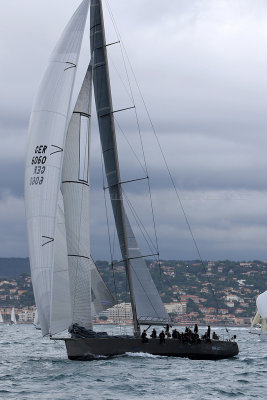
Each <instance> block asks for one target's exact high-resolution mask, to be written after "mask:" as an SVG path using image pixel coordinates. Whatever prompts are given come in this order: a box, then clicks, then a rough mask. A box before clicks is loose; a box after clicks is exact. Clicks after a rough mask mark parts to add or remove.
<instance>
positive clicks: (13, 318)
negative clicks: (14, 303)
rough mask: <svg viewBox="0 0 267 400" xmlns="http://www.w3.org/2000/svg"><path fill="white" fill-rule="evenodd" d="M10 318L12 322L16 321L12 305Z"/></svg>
mask: <svg viewBox="0 0 267 400" xmlns="http://www.w3.org/2000/svg"><path fill="white" fill-rule="evenodd" d="M10 320H11V322H12V323H13V324H16V323H17V318H16V313H15V308H14V307H13V308H12V310H11V317H10Z"/></svg>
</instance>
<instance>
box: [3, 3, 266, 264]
mask: <svg viewBox="0 0 267 400" xmlns="http://www.w3.org/2000/svg"><path fill="white" fill-rule="evenodd" d="M79 3H80V1H79V0H54V1H53V2H48V1H47V0H46V1H45V0H38V1H36V0H8V1H7V0H2V1H1V14H0V33H1V34H0V44H1V53H0V68H1V96H0V129H1V130H0V134H1V143H0V257H11V256H21V257H26V256H28V247H27V236H26V224H25V213H24V202H23V185H24V183H23V181H24V154H25V146H26V137H27V127H28V121H29V116H30V112H31V107H32V103H33V100H34V96H35V94H36V92H37V89H38V84H39V82H40V79H41V77H42V74H43V72H44V69H45V67H46V64H47V61H48V58H49V55H50V53H51V51H52V50H53V47H54V45H55V43H56V41H57V39H58V37H59V35H60V33H61V32H62V30H63V28H64V26H65V25H66V23H67V21H68V20H69V18H70V17H71V15H72V14H73V12H74V11H75V9H76V8H77V6H78V5H79ZM109 4H110V6H111V9H112V12H113V15H114V17H115V19H116V23H117V25H118V27H119V31H120V34H121V37H122V40H123V42H124V45H125V46H126V49H127V52H128V55H129V58H130V60H131V63H132V66H133V68H134V71H135V74H136V77H137V80H138V83H139V85H140V87H141V90H142V93H143V95H144V98H145V100H146V104H147V106H148V108H149V110H150V113H151V117H152V120H153V123H154V126H155V128H156V131H157V134H158V137H159V140H160V143H161V145H162V148H163V150H164V153H165V156H166V158H167V160H168V164H169V167H170V170H171V172H172V174H173V178H174V181H175V183H176V185H177V188H178V190H179V194H180V197H181V199H182V202H183V206H184V209H185V211H186V214H187V216H188V219H189V221H190V224H191V228H192V231H193V232H194V235H195V238H196V240H197V243H198V246H199V249H200V252H201V255H202V257H203V258H204V259H225V258H229V259H256V258H257V259H265V260H267V178H266V177H267V157H266V153H267V73H266V71H267V51H266V49H267V2H266V1H265V0H234V1H233V0H190V1H188V0H169V1H167V2H162V1H159V0H127V1H125V0H109ZM104 6H106V2H105V0H104ZM105 14H106V23H107V41H108V42H113V41H116V40H117V37H116V35H115V33H114V30H113V29H112V25H111V22H110V18H109V15H108V13H107V12H105ZM87 35H88V33H87ZM87 37H88V36H87ZM87 43H88V40H87V42H86V40H85V45H84V47H83V50H84V51H85V52H84V54H83V60H84V62H86V61H88V55H89V52H90V50H89V49H88V48H87V49H86V45H87ZM119 50H120V47H119V46H117V47H116V46H112V49H111V48H110V49H109V54H110V67H111V78H112V84H113V92H114V109H117V108H124V107H128V106H130V105H131V100H130V98H129V96H128V95H127V93H126V92H125V91H124V90H122V87H123V86H122V84H121V82H120V79H119V75H118V73H117V74H116V73H115V71H116V70H117V71H119V74H120V76H121V79H122V81H123V82H124V83H125V84H126V85H127V80H126V79H125V72H124V71H123V68H122V66H123V63H122V61H121V60H120V61H118V64H117V66H116V58H117V56H118V57H119ZM114 66H116V68H115V67H114ZM80 77H82V71H80ZM130 78H131V81H132V82H133V79H132V75H131V73H130ZM78 79H79V76H78ZM80 79H81V78H80ZM133 91H134V93H135V95H136V100H135V101H136V105H137V106H138V107H137V109H138V111H139V115H140V124H141V128H142V134H143V140H144V146H145V150H146V156H147V162H148V168H149V175H150V176H151V185H152V190H153V192H152V195H153V200H154V207H155V211H156V223H157V227H158V236H159V248H160V251H161V257H162V258H167V259H178V258H186V259H194V258H197V253H196V250H195V248H194V246H193V242H192V240H191V238H190V235H189V232H188V228H187V226H186V223H185V221H184V218H183V215H182V212H181V209H180V208H179V205H178V203H177V199H176V197H175V194H174V192H173V190H172V188H171V183H170V180H169V179H168V174H167V173H166V170H165V169H164V163H163V161H162V158H161V156H160V152H159V149H158V148H157V145H156V141H155V138H153V133H152V131H151V129H149V124H148V121H147V119H146V117H145V113H144V110H143V108H142V107H139V106H140V105H141V102H140V97H138V96H137V90H136V87H135V86H134V84H133ZM133 117H134V115H133V114H131V112H126V113H123V115H122V114H120V115H118V122H119V124H120V126H121V127H122V128H123V131H124V132H125V134H126V135H127V140H128V141H129V142H130V143H131V144H132V146H133V147H134V148H135V149H136V153H137V155H138V157H139V155H140V154H141V152H140V143H139V142H138V135H137V134H136V133H137V129H136V124H135V123H134V118H133ZM118 145H119V150H120V162H121V168H122V176H123V178H124V179H133V178H139V177H141V176H143V175H142V174H143V171H142V169H141V167H139V164H138V162H137V161H136V158H135V156H134V155H133V153H132V152H131V150H130V147H129V146H128V144H127V141H126V140H125V139H124V137H123V135H122V134H121V133H120V132H118ZM138 146H139V147H138ZM91 158H92V172H91V180H92V207H91V208H92V210H93V211H92V224H91V226H92V254H93V256H94V258H95V259H109V252H108V243H107V233H106V232H107V229H106V224H105V213H104V210H103V193H102V190H101V185H102V181H101V180H102V175H101V164H100V146H99V138H98V132H97V126H96V124H95V123H94V124H93V132H92V157H91ZM140 158H141V155H140ZM127 189H129V198H131V202H132V203H133V205H134V207H135V209H136V211H138V213H139V216H140V217H141V218H142V220H143V221H144V224H145V225H146V227H147V230H148V231H149V232H151V234H152V223H151V215H150V213H149V212H148V211H149V207H148V204H147V205H146V206H145V205H144V204H145V200H144V193H143V190H142V188H141V187H138V186H137V184H136V186H134V185H131V187H129V188H128V185H127ZM137 236H138V237H141V235H140V232H139V231H138V229H137ZM141 247H142V246H141ZM143 251H144V253H146V252H147V251H149V250H148V249H145V247H144V248H143ZM118 257H119V256H118Z"/></svg>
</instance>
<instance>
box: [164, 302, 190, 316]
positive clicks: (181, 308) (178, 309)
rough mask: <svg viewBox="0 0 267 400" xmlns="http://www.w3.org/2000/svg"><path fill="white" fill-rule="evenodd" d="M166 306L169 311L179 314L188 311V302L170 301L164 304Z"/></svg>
mask: <svg viewBox="0 0 267 400" xmlns="http://www.w3.org/2000/svg"><path fill="white" fill-rule="evenodd" d="M164 307H165V308H166V311H167V312H168V313H172V314H179V315H182V314H185V313H186V303H185V302H182V303H168V304H164Z"/></svg>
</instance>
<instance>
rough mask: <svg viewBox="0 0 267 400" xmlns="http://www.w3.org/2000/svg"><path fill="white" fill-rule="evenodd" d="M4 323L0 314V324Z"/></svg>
mask: <svg viewBox="0 0 267 400" xmlns="http://www.w3.org/2000/svg"><path fill="white" fill-rule="evenodd" d="M2 323H4V320H3V316H2V313H1V312H0V324H2Z"/></svg>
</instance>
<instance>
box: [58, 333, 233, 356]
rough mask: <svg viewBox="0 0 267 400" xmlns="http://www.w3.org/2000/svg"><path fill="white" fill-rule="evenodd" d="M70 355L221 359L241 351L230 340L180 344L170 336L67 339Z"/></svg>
mask: <svg viewBox="0 0 267 400" xmlns="http://www.w3.org/2000/svg"><path fill="white" fill-rule="evenodd" d="M61 340H64V341H65V344H66V349H67V353H68V358H69V359H70V360H80V361H89V360H93V359H97V358H99V357H114V356H119V355H123V354H125V353H148V354H153V355H159V356H169V357H183V358H190V359H194V360H219V359H223V358H230V357H234V356H236V355H237V354H238V351H239V350H238V345H237V343H236V342H231V341H220V340H216V341H211V342H210V343H207V342H204V341H201V343H194V344H193V343H181V342H179V341H178V340H175V339H167V340H166V341H165V343H160V340H159V339H150V340H149V341H148V342H147V343H143V341H142V339H139V338H135V337H127V338H121V337H114V338H112V337H111V338H77V339H75V338H66V339H61Z"/></svg>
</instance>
